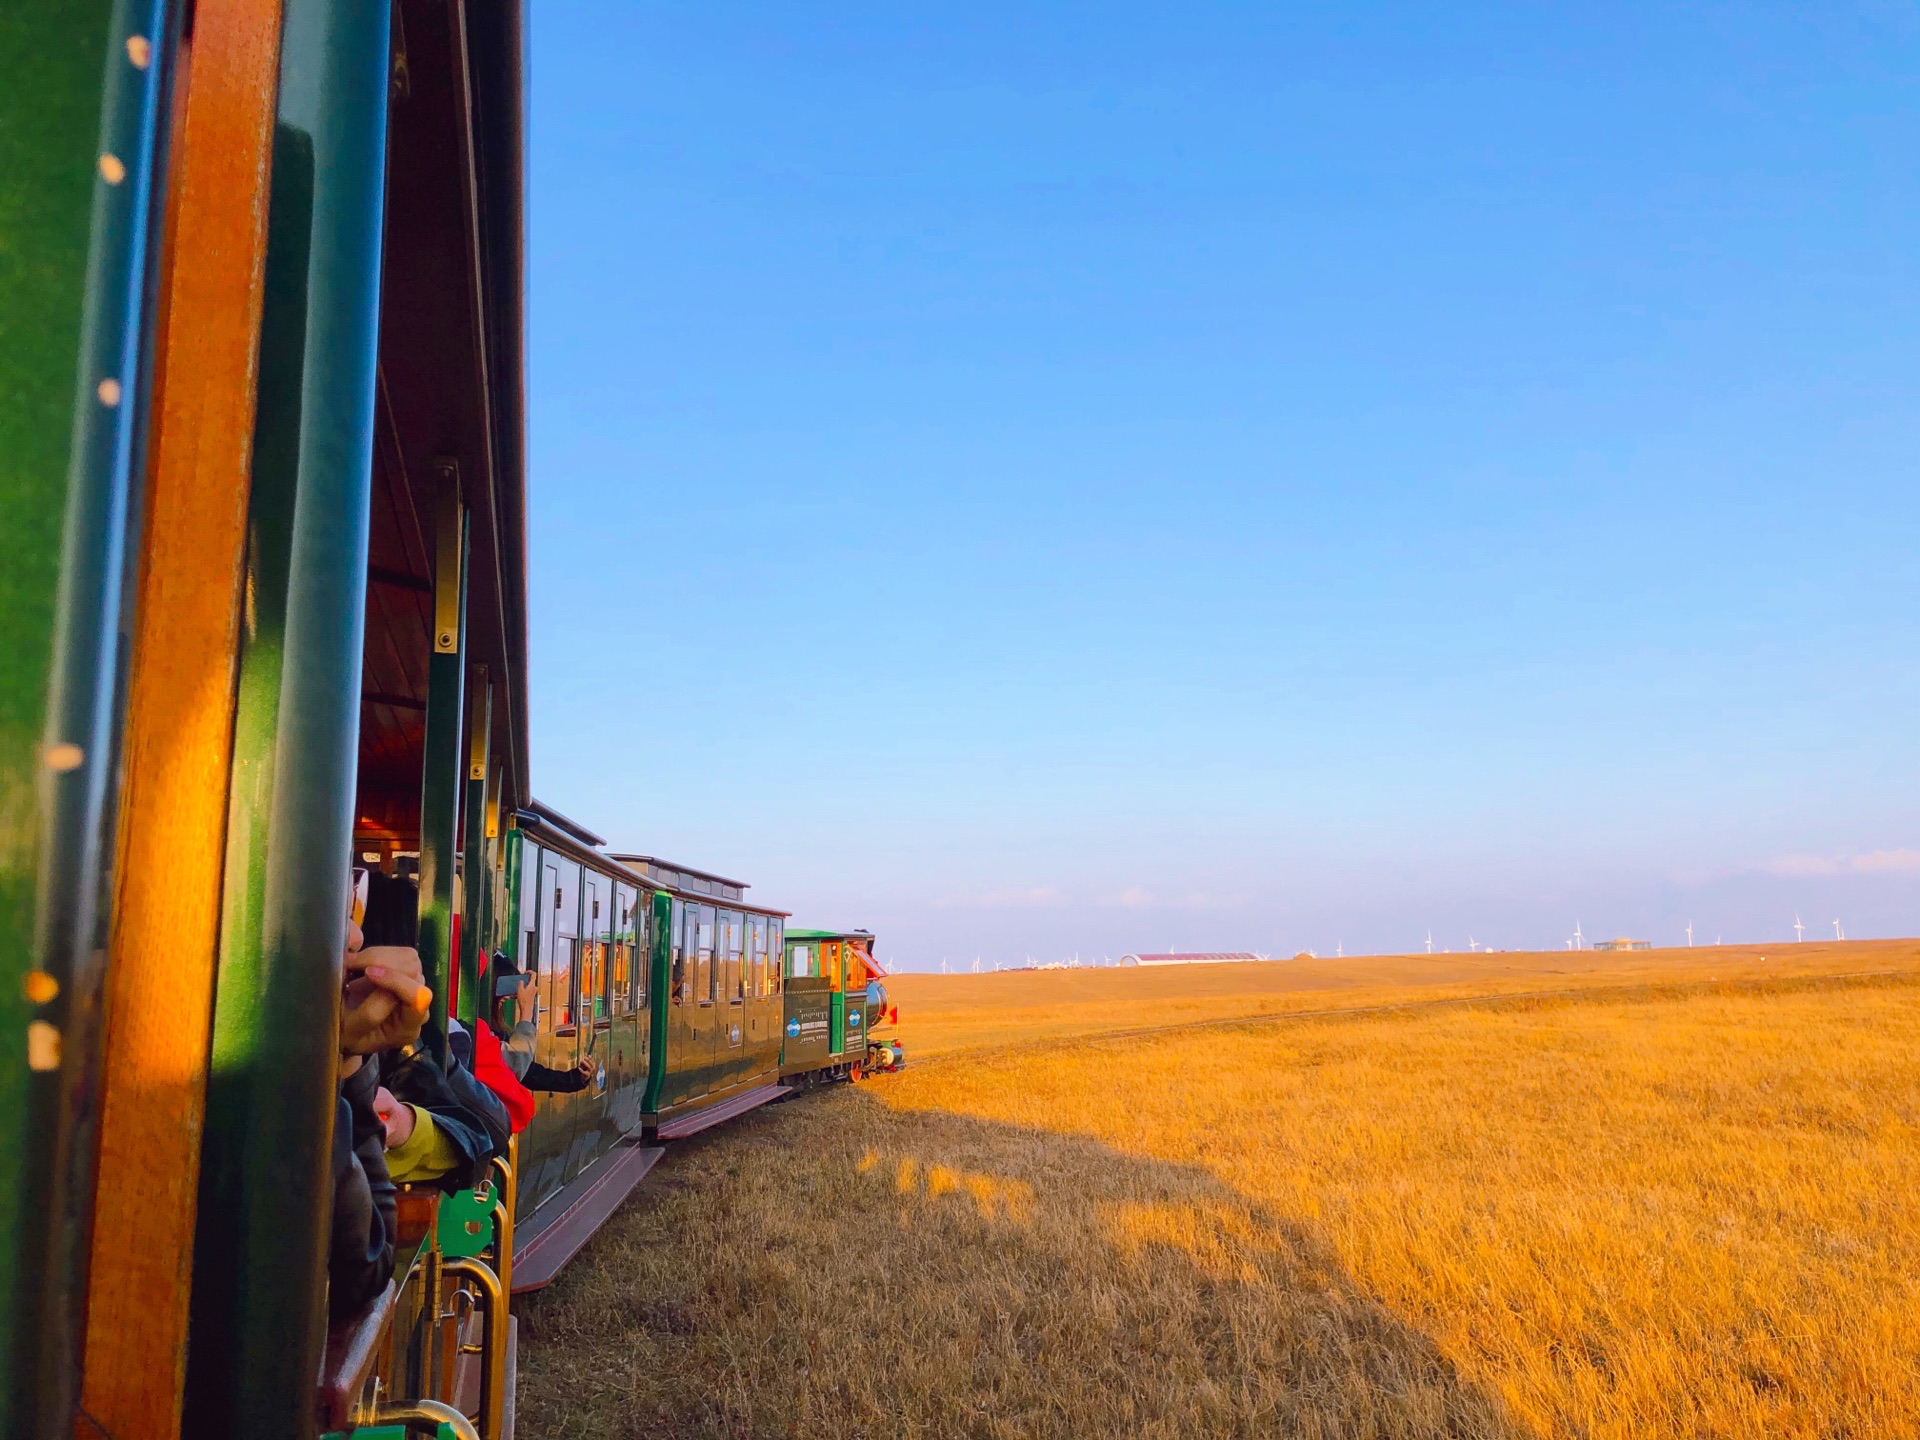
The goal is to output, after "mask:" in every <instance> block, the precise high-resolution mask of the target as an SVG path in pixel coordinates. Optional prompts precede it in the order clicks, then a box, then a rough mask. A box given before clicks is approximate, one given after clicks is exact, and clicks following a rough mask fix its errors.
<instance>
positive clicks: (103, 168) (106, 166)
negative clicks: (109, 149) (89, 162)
mask: <svg viewBox="0 0 1920 1440" xmlns="http://www.w3.org/2000/svg"><path fill="white" fill-rule="evenodd" d="M100 178H101V179H102V180H105V181H106V182H107V184H109V185H118V184H119V183H120V182H121V181H122V180H124V179H126V178H127V166H126V162H125V161H123V160H122V159H121V158H120V157H119V156H118V155H112V154H108V155H102V156H101V157H100Z"/></svg>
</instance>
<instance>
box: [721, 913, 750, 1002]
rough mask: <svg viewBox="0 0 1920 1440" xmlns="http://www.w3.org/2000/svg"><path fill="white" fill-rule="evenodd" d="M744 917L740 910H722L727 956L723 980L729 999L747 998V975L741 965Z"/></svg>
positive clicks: (723, 986) (722, 925)
mask: <svg viewBox="0 0 1920 1440" xmlns="http://www.w3.org/2000/svg"><path fill="white" fill-rule="evenodd" d="M743 918H744V917H743V916H742V915H741V914H740V912H739V911H738V910H723V911H721V912H720V925H721V931H722V934H723V935H724V937H725V949H726V956H727V973H726V978H725V980H724V981H723V982H722V988H723V990H724V991H725V993H726V997H727V999H728V1000H729V1001H733V1000H744V999H745V998H746V988H745V980H746V977H745V975H744V974H743V973H742V966H741V958H742V955H743V953H744V952H743V950H742V945H743V942H744V938H745V937H744V936H743V935H742V934H741V931H742V929H743V928H744V927H743V926H742V923H741V922H742V920H743Z"/></svg>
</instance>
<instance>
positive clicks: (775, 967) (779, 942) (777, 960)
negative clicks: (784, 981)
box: [767, 915, 787, 995]
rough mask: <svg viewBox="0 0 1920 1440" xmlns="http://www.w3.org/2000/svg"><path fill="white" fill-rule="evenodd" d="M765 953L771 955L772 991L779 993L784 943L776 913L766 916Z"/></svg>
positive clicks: (783, 964) (783, 967)
mask: <svg viewBox="0 0 1920 1440" xmlns="http://www.w3.org/2000/svg"><path fill="white" fill-rule="evenodd" d="M767 953H768V955H769V956H771V957H772V963H771V966H770V968H771V969H772V971H773V983H772V993H773V994H775V995H778V994H779V993H780V977H781V973H782V972H783V971H784V970H785V969H786V968H787V966H786V943H785V938H784V933H783V928H782V925H781V921H780V918H779V917H778V916H777V915H770V916H768V917H767Z"/></svg>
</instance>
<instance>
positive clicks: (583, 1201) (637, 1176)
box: [513, 1141, 667, 1295]
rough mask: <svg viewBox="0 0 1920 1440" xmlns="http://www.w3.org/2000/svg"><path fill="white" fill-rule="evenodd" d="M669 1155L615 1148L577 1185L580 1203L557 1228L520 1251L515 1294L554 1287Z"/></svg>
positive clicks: (570, 1205) (557, 1221)
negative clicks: (595, 1234)
mask: <svg viewBox="0 0 1920 1440" xmlns="http://www.w3.org/2000/svg"><path fill="white" fill-rule="evenodd" d="M666 1153H667V1152H666V1151H664V1150H662V1149H660V1148H659V1146H657V1145H635V1144H633V1143H632V1142H631V1141H629V1142H626V1143H623V1144H621V1145H618V1146H616V1147H614V1150H613V1152H612V1153H611V1154H610V1155H608V1156H607V1158H606V1159H605V1160H603V1161H601V1162H600V1164H599V1165H598V1166H596V1167H595V1168H594V1169H593V1170H589V1171H588V1172H587V1173H586V1175H585V1176H583V1177H582V1178H581V1180H576V1181H575V1182H574V1184H575V1185H577V1186H581V1187H582V1188H581V1190H580V1195H579V1198H577V1199H575V1200H573V1201H571V1202H569V1203H568V1204H567V1208H566V1209H565V1210H563V1211H561V1212H560V1214H559V1215H558V1216H557V1217H556V1218H555V1219H554V1222H553V1223H552V1224H551V1225H548V1226H546V1227H545V1228H544V1229H542V1230H541V1231H540V1233H539V1234H538V1235H536V1236H534V1237H533V1238H532V1239H531V1240H529V1241H527V1243H526V1244H525V1245H522V1246H519V1247H518V1248H516V1249H515V1250H514V1252H513V1293H514V1294H516V1295H524V1294H526V1293H527V1292H528V1291H529V1290H539V1289H541V1288H543V1287H544V1286H546V1285H549V1284H551V1283H552V1282H553V1277H554V1276H556V1275H558V1274H559V1273H560V1271H561V1268H562V1267H563V1266H565V1265H566V1263H567V1262H568V1261H569V1260H571V1259H573V1257H574V1256H575V1255H578V1254H579V1253H580V1248H581V1246H583V1245H585V1244H586V1243H587V1241H589V1240H591V1239H592V1238H593V1232H594V1231H596V1230H598V1229H599V1228H600V1227H601V1226H602V1225H603V1224H605V1223H606V1219H607V1217H608V1216H609V1215H611V1214H613V1212H614V1211H615V1210H617V1209H619V1208H620V1202H621V1201H622V1200H624V1199H626V1198H627V1196H629V1195H631V1194H632V1193H633V1187H634V1186H636V1185H638V1184H639V1183H640V1182H641V1181H642V1180H644V1179H645V1178H646V1176H647V1172H648V1171H649V1170H651V1169H652V1168H653V1162H654V1161H656V1160H658V1159H659V1158H660V1157H661V1156H662V1155H664V1154H666ZM583 1182H584V1184H583Z"/></svg>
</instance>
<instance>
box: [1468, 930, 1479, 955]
mask: <svg viewBox="0 0 1920 1440" xmlns="http://www.w3.org/2000/svg"><path fill="white" fill-rule="evenodd" d="M1467 949H1469V950H1471V951H1472V952H1473V953H1474V954H1476V955H1478V954H1479V953H1480V942H1479V941H1478V940H1476V939H1474V938H1473V937H1472V936H1471V935H1469V936H1467Z"/></svg>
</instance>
